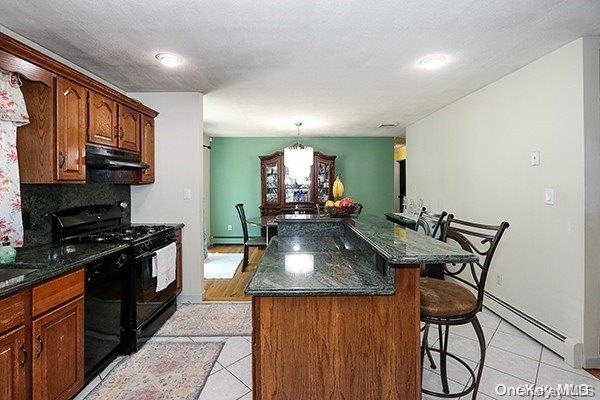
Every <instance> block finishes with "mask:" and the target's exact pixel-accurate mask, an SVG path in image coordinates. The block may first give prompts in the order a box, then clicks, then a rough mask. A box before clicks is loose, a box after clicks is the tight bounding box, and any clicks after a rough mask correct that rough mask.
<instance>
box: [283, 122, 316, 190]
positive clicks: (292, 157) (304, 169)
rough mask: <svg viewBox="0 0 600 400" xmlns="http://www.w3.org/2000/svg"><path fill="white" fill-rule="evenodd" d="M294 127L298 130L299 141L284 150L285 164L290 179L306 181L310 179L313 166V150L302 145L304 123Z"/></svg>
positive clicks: (297, 123)
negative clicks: (301, 131)
mask: <svg viewBox="0 0 600 400" xmlns="http://www.w3.org/2000/svg"><path fill="white" fill-rule="evenodd" d="M294 125H296V128H297V130H298V134H297V138H298V141H297V142H296V143H294V144H293V145H291V146H290V147H286V148H285V149H283V164H284V165H285V166H286V167H287V169H288V175H289V177H290V179H292V180H296V181H305V180H307V179H310V167H311V166H312V165H313V148H312V147H310V146H304V145H303V144H301V143H300V126H301V125H302V122H296V123H295V124H294ZM298 183H300V182H298Z"/></svg>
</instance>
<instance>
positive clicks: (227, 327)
mask: <svg viewBox="0 0 600 400" xmlns="http://www.w3.org/2000/svg"><path fill="white" fill-rule="evenodd" d="M251 334H252V308H251V304H250V303H249V302H238V303H234V302H226V303H201V304H182V305H179V306H177V311H176V312H175V314H173V316H171V318H169V319H168V320H167V322H165V324H164V325H163V326H162V328H161V329H160V330H159V331H158V333H157V334H156V336H250V335H251Z"/></svg>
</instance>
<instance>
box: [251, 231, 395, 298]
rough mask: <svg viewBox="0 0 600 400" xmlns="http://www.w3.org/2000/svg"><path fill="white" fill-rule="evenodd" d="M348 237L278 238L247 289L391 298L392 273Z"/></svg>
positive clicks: (259, 292)
mask: <svg viewBox="0 0 600 400" xmlns="http://www.w3.org/2000/svg"><path fill="white" fill-rule="evenodd" d="M374 265H375V254H374V253H372V252H368V251H364V250H363V249H361V248H360V247H356V245H355V244H353V243H352V241H351V240H349V239H348V238H347V237H344V236H333V237H332V236H325V237H306V236H305V237H285V236H276V237H274V238H273V239H272V240H271V242H270V243H269V246H268V249H267V251H266V252H265V253H264V254H263V256H262V258H261V260H260V263H259V266H258V267H257V269H256V271H255V273H254V276H253V277H252V280H251V281H250V282H249V284H248V286H247V287H246V293H248V294H251V295H258V296H259V295H268V296H277V295H286V296H289V295H342V294H343V295H376V294H379V295H390V294H394V281H393V278H392V275H391V274H387V276H384V275H383V274H382V273H381V272H379V271H378V270H377V269H375V268H374Z"/></svg>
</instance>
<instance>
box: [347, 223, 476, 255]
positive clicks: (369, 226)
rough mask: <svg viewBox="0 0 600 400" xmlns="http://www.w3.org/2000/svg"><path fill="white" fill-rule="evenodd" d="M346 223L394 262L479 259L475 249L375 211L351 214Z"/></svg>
mask: <svg viewBox="0 0 600 400" xmlns="http://www.w3.org/2000/svg"><path fill="white" fill-rule="evenodd" d="M344 224H345V225H346V227H347V228H349V229H350V230H352V231H353V232H354V233H356V234H357V235H358V236H359V237H360V238H361V239H363V240H364V241H365V242H367V243H368V244H369V245H371V247H373V248H374V249H375V251H377V252H378V253H379V254H381V256H383V258H385V260H386V261H387V262H388V263H390V264H392V265H393V266H400V265H403V264H438V263H468V262H474V261H477V260H478V257H476V256H475V255H474V254H473V253H470V252H468V251H465V250H463V249H462V248H460V247H459V246H458V245H456V244H455V243H452V244H450V243H445V242H442V241H440V240H437V239H434V238H432V237H429V236H426V235H424V234H423V233H421V232H417V231H413V230H412V229H406V228H403V227H401V226H399V225H397V224H395V223H393V222H391V221H388V220H386V219H385V218H380V217H377V216H374V215H364V216H360V217H359V218H348V219H345V220H344Z"/></svg>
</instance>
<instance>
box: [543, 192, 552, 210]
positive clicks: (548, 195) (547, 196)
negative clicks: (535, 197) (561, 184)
mask: <svg viewBox="0 0 600 400" xmlns="http://www.w3.org/2000/svg"><path fill="white" fill-rule="evenodd" d="M544 203H546V204H548V205H550V206H553V205H554V189H545V190H544Z"/></svg>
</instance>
